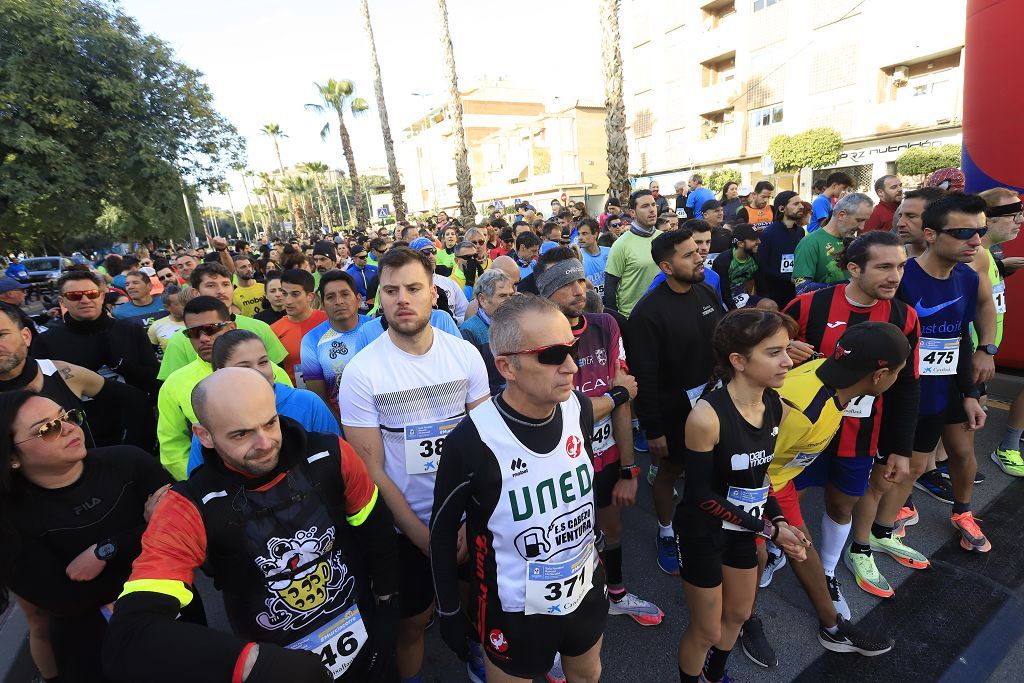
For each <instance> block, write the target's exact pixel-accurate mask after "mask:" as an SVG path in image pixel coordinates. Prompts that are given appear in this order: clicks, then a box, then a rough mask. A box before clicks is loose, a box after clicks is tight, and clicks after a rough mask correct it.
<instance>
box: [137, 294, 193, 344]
mask: <svg viewBox="0 0 1024 683" xmlns="http://www.w3.org/2000/svg"><path fill="white" fill-rule="evenodd" d="M192 294H194V292H192V291H191V290H190V289H181V288H179V287H178V286H177V285H168V286H167V287H165V288H164V291H163V293H162V294H161V295H160V301H161V303H163V305H164V308H165V309H166V310H167V315H166V316H164V317H163V318H160V319H159V320H154V321H153V323H152V324H151V325H150V326H149V329H148V330H147V331H146V335H147V336H148V337H149V342H150V343H151V344H152V345H153V347H154V348H155V349H157V350H158V351H157V355H158V356H159V357H160V358H163V356H164V350H165V349H166V348H167V344H169V343H170V341H171V338H172V337H173V336H174V335H175V334H177V333H178V332H179V331H180V330H183V329H184V328H185V321H184V320H182V318H181V316H182V315H183V314H184V312H185V304H187V303H188V300H189V299H191V298H192Z"/></svg>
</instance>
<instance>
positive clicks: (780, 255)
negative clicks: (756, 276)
mask: <svg viewBox="0 0 1024 683" xmlns="http://www.w3.org/2000/svg"><path fill="white" fill-rule="evenodd" d="M829 207H830V208H831V204H830V205H829ZM772 213H773V214H775V221H774V222H773V223H772V224H771V225H769V226H768V227H767V228H765V229H764V230H762V231H761V244H760V246H759V247H758V248H757V263H758V269H759V270H760V271H761V277H762V287H763V292H761V293H762V294H763V295H764V296H767V297H769V298H771V299H772V300H773V301H775V303H776V304H778V305H779V308H782V307H784V306H785V305H786V304H788V303H789V302H790V301H792V299H793V297H794V296H795V295H796V294H795V292H796V290H795V289H794V286H793V264H794V262H795V258H796V249H797V245H799V244H800V241H801V240H802V239H803V238H804V229H803V227H802V226H801V220H802V219H803V216H804V204H803V201H801V199H800V195H798V194H797V193H796V192H789V191H786V192H780V193H779V194H778V195H777V196H776V197H775V205H774V207H773V209H772Z"/></svg>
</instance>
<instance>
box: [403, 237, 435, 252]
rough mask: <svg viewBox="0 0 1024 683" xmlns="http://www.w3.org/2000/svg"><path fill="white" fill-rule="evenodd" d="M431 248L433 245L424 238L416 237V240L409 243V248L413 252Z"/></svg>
mask: <svg viewBox="0 0 1024 683" xmlns="http://www.w3.org/2000/svg"><path fill="white" fill-rule="evenodd" d="M433 246H434V243H433V242H431V241H430V240H429V239H427V238H426V237H417V238H416V239H414V240H413V241H412V242H410V243H409V248H410V249H412V250H413V251H419V250H420V249H423V248H424V247H433Z"/></svg>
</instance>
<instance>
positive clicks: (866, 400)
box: [843, 396, 875, 418]
mask: <svg viewBox="0 0 1024 683" xmlns="http://www.w3.org/2000/svg"><path fill="white" fill-rule="evenodd" d="M874 405H875V397H874V396H856V397H854V399H853V400H852V401H850V402H849V403H848V404H847V405H846V410H844V411H843V415H845V416H846V417H857V418H865V417H871V409H872V408H873V407H874Z"/></svg>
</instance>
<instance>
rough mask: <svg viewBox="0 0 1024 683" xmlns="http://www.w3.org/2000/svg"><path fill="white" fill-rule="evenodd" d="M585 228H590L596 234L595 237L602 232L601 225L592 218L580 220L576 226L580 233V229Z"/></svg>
mask: <svg viewBox="0 0 1024 683" xmlns="http://www.w3.org/2000/svg"><path fill="white" fill-rule="evenodd" d="M584 226H585V227H588V228H590V232H592V233H594V234H595V235H597V234H599V233H600V232H601V225H600V224H599V223H598V222H597V221H595V220H594V219H593V218H591V217H590V216H587V217H586V218H584V219H582V220H580V222H579V223H577V224H576V232H577V233H578V232H579V231H580V228H582V227H584Z"/></svg>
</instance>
